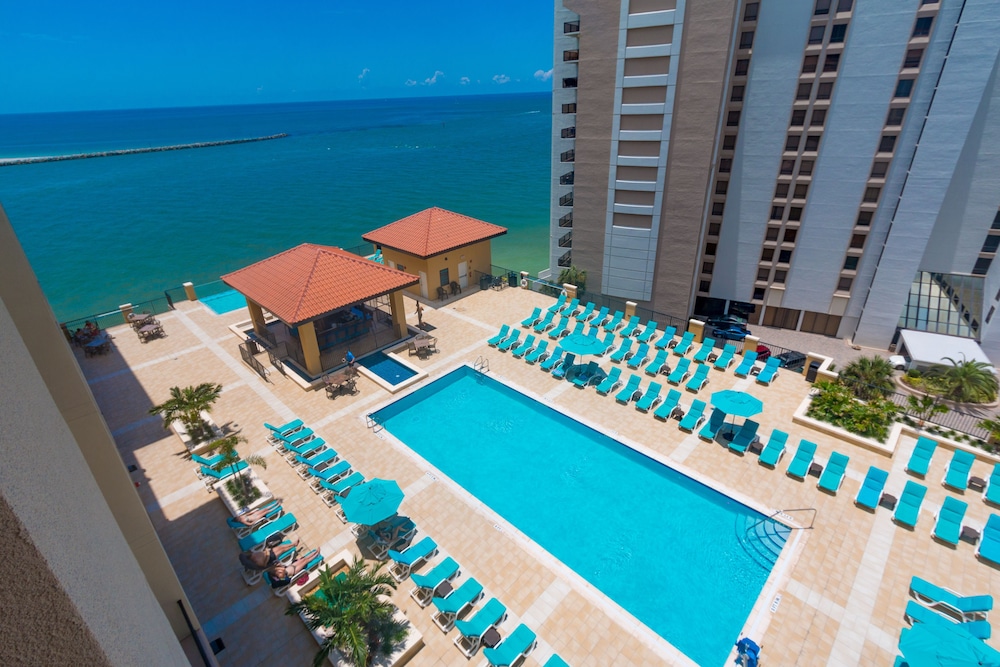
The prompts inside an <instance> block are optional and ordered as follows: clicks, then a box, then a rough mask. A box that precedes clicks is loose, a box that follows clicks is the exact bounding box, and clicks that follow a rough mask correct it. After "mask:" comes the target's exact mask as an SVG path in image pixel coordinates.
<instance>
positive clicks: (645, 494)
mask: <svg viewBox="0 0 1000 667" xmlns="http://www.w3.org/2000/svg"><path fill="white" fill-rule="evenodd" d="M622 414H623V418H625V417H626V415H627V416H631V415H628V413H626V412H624V411H623V413H622ZM373 417H374V418H375V419H376V420H377V421H378V422H380V423H381V424H383V425H384V426H385V428H386V430H387V431H388V432H389V433H391V434H392V435H393V436H395V437H396V438H398V439H399V440H400V441H402V442H403V443H405V444H406V445H407V446H408V447H409V448H410V449H412V450H413V451H414V452H416V453H417V454H418V455H420V456H421V457H423V458H424V459H425V460H427V461H428V462H429V463H430V464H431V465H433V466H435V467H436V468H437V469H438V470H440V471H441V472H442V473H444V474H445V475H447V476H448V477H450V478H451V479H452V480H454V481H455V482H456V483H458V484H459V485H461V486H462V487H463V488H465V489H466V490H467V491H468V492H469V493H471V494H472V495H474V496H475V497H476V498H478V499H479V500H481V501H482V502H483V503H485V504H486V505H488V506H489V507H490V508H491V509H493V510H494V511H495V512H497V513H498V514H499V515H500V516H502V517H503V518H504V519H505V520H507V521H509V522H510V523H511V524H513V525H514V526H516V527H517V528H518V529H519V530H520V531H521V532H523V533H524V534H525V535H527V536H528V537H529V538H531V539H532V540H533V541H535V542H536V543H537V544H539V545H540V546H541V547H543V548H544V549H546V550H547V551H548V552H549V553H551V554H552V555H553V556H555V557H556V558H557V559H559V560H560V561H562V562H563V563H564V564H566V565H567V566H568V567H570V568H571V569H573V570H574V571H575V572H576V573H577V574H579V575H580V576H581V577H583V578H584V579H586V580H587V581H589V582H590V583H591V584H593V585H594V586H595V587H596V588H597V589H599V590H600V591H601V592H603V593H604V594H606V595H607V596H608V597H610V598H611V599H612V600H614V601H615V602H616V603H618V604H619V605H620V606H621V607H623V608H624V609H625V610H626V611H628V612H629V613H631V614H632V615H633V616H635V617H636V618H638V619H639V620H640V621H642V622H643V623H644V624H646V625H647V626H648V627H649V628H651V629H652V630H653V631H654V632H656V633H657V634H659V635H660V636H661V637H663V638H664V639H666V640H667V641H669V642H670V643H671V644H673V645H674V646H675V647H677V648H678V649H679V650H681V651H682V652H684V653H685V654H686V655H687V656H688V657H690V658H691V659H692V660H694V661H695V662H697V663H699V664H708V665H711V664H715V665H719V664H722V663H723V662H724V661H725V660H726V657H727V656H728V654H729V651H730V648H731V647H732V645H733V643H734V642H735V641H736V639H737V638H738V634H739V632H740V630H741V629H742V627H743V625H744V624H745V622H746V619H747V616H748V615H749V613H750V611H751V609H752V608H753V605H754V603H755V601H756V599H757V597H758V596H759V595H760V593H761V590H762V589H763V587H764V583H765V582H766V580H767V577H768V575H769V573H770V570H771V567H772V566H773V563H774V560H775V559H776V557H777V552H778V551H780V547H781V545H783V544H784V541H785V538H786V537H787V534H788V529H787V528H786V527H784V526H782V525H781V524H778V523H776V522H774V521H771V520H770V519H768V518H766V517H765V516H763V515H762V514H760V513H758V512H756V511H754V510H752V509H750V508H749V507H746V506H745V505H743V504H741V503H738V502H736V501H735V500H733V499H732V498H730V497H728V496H725V495H723V494H720V493H718V492H716V491H714V490H713V489H710V488H708V487H707V486H705V485H703V484H700V483H699V482H696V481H694V480H692V479H690V478H688V477H686V476H684V475H682V474H680V473H678V472H677V471H675V470H673V469H671V468H668V467H666V466H664V465H661V464H660V463H657V462H656V461H654V460H652V459H650V458H648V457H646V456H643V455H642V454H639V453H638V452H636V451H635V450H632V449H631V448H629V447H626V446H624V445H623V444H621V443H620V442H618V441H616V440H614V439H612V438H610V437H608V436H605V435H603V434H601V433H599V432H597V431H595V430H593V429H591V428H589V427H587V426H585V425H583V424H581V423H579V422H577V421H575V420H573V419H570V418H569V417H566V416H565V415H563V414H562V413H560V412H558V411H556V410H553V409H551V408H549V407H547V406H545V405H543V404H542V403H539V402H538V401H535V400H533V399H531V398H529V397H527V396H525V395H523V394H521V393H520V392H517V391H515V390H514V389H512V388H510V387H508V386H506V385H504V384H502V383H500V382H497V381H496V380H494V379H492V378H490V377H487V376H484V375H482V374H480V373H478V372H476V371H474V370H472V369H471V368H468V367H464V366H463V367H461V368H459V369H457V370H455V371H453V372H452V373H449V374H448V375H446V376H445V377H443V378H441V379H439V380H436V381H435V382H433V383H431V384H429V385H427V386H426V387H423V388H421V389H419V390H417V391H415V392H413V393H412V394H410V395H408V396H406V397H404V398H402V399H400V400H398V401H396V402H395V403H392V404H391V405H389V406H387V407H385V408H383V409H382V410H379V411H378V412H376V413H374V415H373ZM762 526H763V527H767V532H768V533H769V534H770V535H771V536H772V537H773V538H774V540H775V545H776V546H775V550H774V552H772V553H771V555H770V557H767V558H764V557H762V556H761V554H760V553H758V552H757V551H755V549H753V548H748V547H747V543H748V539H747V536H748V531H749V533H751V534H752V533H756V532H759V531H760V529H761V527H762ZM750 541H751V542H752V540H750Z"/></svg>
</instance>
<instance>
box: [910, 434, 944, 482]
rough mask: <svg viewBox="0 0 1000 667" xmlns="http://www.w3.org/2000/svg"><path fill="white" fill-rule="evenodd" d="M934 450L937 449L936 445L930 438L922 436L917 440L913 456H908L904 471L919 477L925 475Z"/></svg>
mask: <svg viewBox="0 0 1000 667" xmlns="http://www.w3.org/2000/svg"><path fill="white" fill-rule="evenodd" d="M935 449H937V443H936V442H934V441H933V440H931V439H930V438H926V437H923V436H921V437H919V438H917V444H916V447H914V448H913V454H911V455H910V460H909V461H908V462H907V463H906V470H907V471H908V472H912V473H913V474H914V475H919V476H921V477H923V476H924V475H926V474H927V468H928V467H929V466H930V463H931V457H932V456H933V455H934V450H935Z"/></svg>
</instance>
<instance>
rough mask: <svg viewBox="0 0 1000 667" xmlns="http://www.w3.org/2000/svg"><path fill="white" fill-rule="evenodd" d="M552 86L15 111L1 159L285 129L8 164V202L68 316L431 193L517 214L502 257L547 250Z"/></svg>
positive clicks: (476, 213) (436, 201) (360, 224)
mask: <svg viewBox="0 0 1000 667" xmlns="http://www.w3.org/2000/svg"><path fill="white" fill-rule="evenodd" d="M550 112H551V96H550V95H549V94H534V93H532V94H518V95H490V96H468V97H436V98H413V99H391V100H360V101H358V100H354V101H336V102H313V103H298V104H279V105H253V106H228V107H200V108H176V109H140V110H122V111H92V112H74V113H51V114H24V115H0V158H10V157H33V156H42V155H66V154H74V153H85V152H98V151H108V150H116V149H128V148H144V147H152V146H165V145H176V144H187V143H196V142H207V141H220V140H227V139H239V138H248V137H258V136H268V135H273V134H278V133H287V134H288V135H289V136H288V137H286V138H283V139H276V140H271V141H262V142H256V143H244V144H234V145H228V146H215V147H209V148H197V149H191V150H180V151H168V152H154V153H143V154H132V155H123V156H114V157H103V158H92V159H83V160H69V161H60V162H48V163H39V164H24V165H14V166H5V167H0V203H2V205H3V207H4V209H5V210H6V212H7V216H8V217H9V218H10V221H11V224H12V225H13V227H14V230H15V232H16V233H17V236H18V238H19V239H20V242H21V245H22V246H23V247H24V250H25V253H26V254H27V256H28V259H29V260H30V261H31V264H32V266H33V267H34V270H35V273H36V274H37V276H38V280H39V282H40V283H41V286H42V289H43V290H44V292H45V294H46V296H47V298H48V300H49V302H50V303H51V304H52V308H53V310H54V311H55V313H56V317H57V318H58V319H59V320H61V321H65V320H70V319H75V318H79V317H85V316H88V315H91V314H96V313H101V312H105V311H107V310H111V309H114V308H116V307H117V306H118V304H121V303H126V302H131V303H140V302H143V301H146V300H149V299H153V298H157V297H162V296H163V291H164V290H165V289H169V288H174V287H177V286H178V285H180V284H181V283H183V282H186V281H191V282H193V283H194V284H195V285H198V284H203V283H209V282H211V281H215V280H217V279H218V278H219V276H220V275H222V274H224V273H227V272H229V271H232V270H234V269H238V268H240V267H243V266H246V265H247V264H250V263H252V262H255V261H257V260H260V259H263V258H264V257H268V256H270V255H272V254H275V253H277V252H280V251H282V250H286V249H288V248H291V247H293V246H296V245H298V244H299V243H304V242H310V243H319V244H324V245H335V246H340V247H343V248H353V247H355V246H358V245H360V244H362V243H363V241H362V239H361V235H362V234H363V233H365V232H367V231H369V230H372V229H375V228H377V227H381V226H382V225H385V224H388V223H390V222H392V221H394V220H398V219H399V218H402V217H405V216H407V215H410V214H411V213H415V212H417V211H420V210H423V209H425V208H428V207H431V206H440V207H442V208H446V209H449V210H453V211H456V212H459V213H463V214H465V215H470V216H473V217H475V218H479V219H482V220H486V221H488V222H493V223H496V224H499V225H503V226H505V227H507V228H508V229H509V231H508V233H507V235H506V236H504V237H501V238H499V239H496V240H494V241H493V262H494V264H496V265H499V266H503V267H507V268H510V269H513V270H516V271H520V270H527V271H531V272H533V273H534V272H537V271H539V270H541V269H542V268H544V267H545V266H547V263H548V236H549V235H548V215H549V212H548V201H549V162H550V154H549V151H550V146H549V144H550V127H551V114H550Z"/></svg>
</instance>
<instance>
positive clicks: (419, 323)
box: [417, 301, 424, 329]
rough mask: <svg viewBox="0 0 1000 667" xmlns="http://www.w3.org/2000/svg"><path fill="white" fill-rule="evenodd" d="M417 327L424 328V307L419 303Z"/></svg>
mask: <svg viewBox="0 0 1000 667" xmlns="http://www.w3.org/2000/svg"><path fill="white" fill-rule="evenodd" d="M417 327H419V328H421V329H423V328H424V307H423V306H421V305H420V302H419V301H417Z"/></svg>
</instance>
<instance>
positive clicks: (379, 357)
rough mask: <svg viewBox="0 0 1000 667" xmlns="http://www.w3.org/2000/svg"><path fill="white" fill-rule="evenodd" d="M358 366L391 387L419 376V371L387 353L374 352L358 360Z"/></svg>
mask: <svg viewBox="0 0 1000 667" xmlns="http://www.w3.org/2000/svg"><path fill="white" fill-rule="evenodd" d="M358 365H360V366H364V367H365V368H367V369H368V370H370V371H371V372H372V373H374V374H375V375H377V376H379V377H380V378H382V379H383V380H385V381H386V382H388V383H389V384H391V385H397V384H400V383H402V382H405V381H406V380H409V379H410V378H412V377H415V376H416V375H417V371H415V370H413V369H412V368H410V367H409V366H406V365H404V364H402V363H400V362H399V361H397V360H395V359H393V358H392V357H390V356H389V355H387V354H386V353H385V352H373V353H372V354H369V355H368V356H366V357H363V358H361V359H358Z"/></svg>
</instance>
